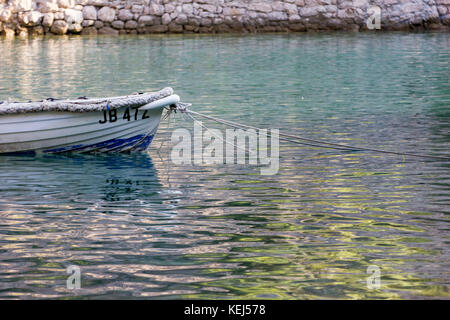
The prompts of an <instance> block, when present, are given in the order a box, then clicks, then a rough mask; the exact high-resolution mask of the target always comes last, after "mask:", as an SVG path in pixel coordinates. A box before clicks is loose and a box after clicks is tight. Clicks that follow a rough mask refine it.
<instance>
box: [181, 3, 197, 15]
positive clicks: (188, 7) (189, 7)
mask: <svg viewBox="0 0 450 320" xmlns="http://www.w3.org/2000/svg"><path fill="white" fill-rule="evenodd" d="M182 8H183V12H184V13H186V14H187V15H191V14H193V13H194V7H193V6H192V4H183V6H182Z"/></svg>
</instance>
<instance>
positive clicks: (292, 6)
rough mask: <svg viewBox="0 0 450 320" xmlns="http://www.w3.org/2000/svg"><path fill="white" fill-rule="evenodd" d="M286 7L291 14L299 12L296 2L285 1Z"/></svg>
mask: <svg viewBox="0 0 450 320" xmlns="http://www.w3.org/2000/svg"><path fill="white" fill-rule="evenodd" d="M284 7H285V8H286V12H287V13H288V14H289V15H295V14H298V8H297V6H296V5H295V4H290V3H285V4H284Z"/></svg>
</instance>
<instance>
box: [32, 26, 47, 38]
mask: <svg viewBox="0 0 450 320" xmlns="http://www.w3.org/2000/svg"><path fill="white" fill-rule="evenodd" d="M43 34H44V28H43V27H42V26H35V27H33V28H30V35H32V36H42V35H43Z"/></svg>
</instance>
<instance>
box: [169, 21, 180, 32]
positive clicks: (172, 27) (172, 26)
mask: <svg viewBox="0 0 450 320" xmlns="http://www.w3.org/2000/svg"><path fill="white" fill-rule="evenodd" d="M168 27H169V31H170V32H174V33H180V32H183V26H182V25H179V24H176V23H174V22H172V23H170V24H169V26H168Z"/></svg>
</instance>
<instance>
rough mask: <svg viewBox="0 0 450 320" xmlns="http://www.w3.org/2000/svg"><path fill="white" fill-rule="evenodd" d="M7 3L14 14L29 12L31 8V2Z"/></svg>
mask: <svg viewBox="0 0 450 320" xmlns="http://www.w3.org/2000/svg"><path fill="white" fill-rule="evenodd" d="M8 3H9V4H10V6H11V7H12V8H14V11H15V12H24V11H30V10H31V9H32V7H33V1H31V0H9V1H8Z"/></svg>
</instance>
